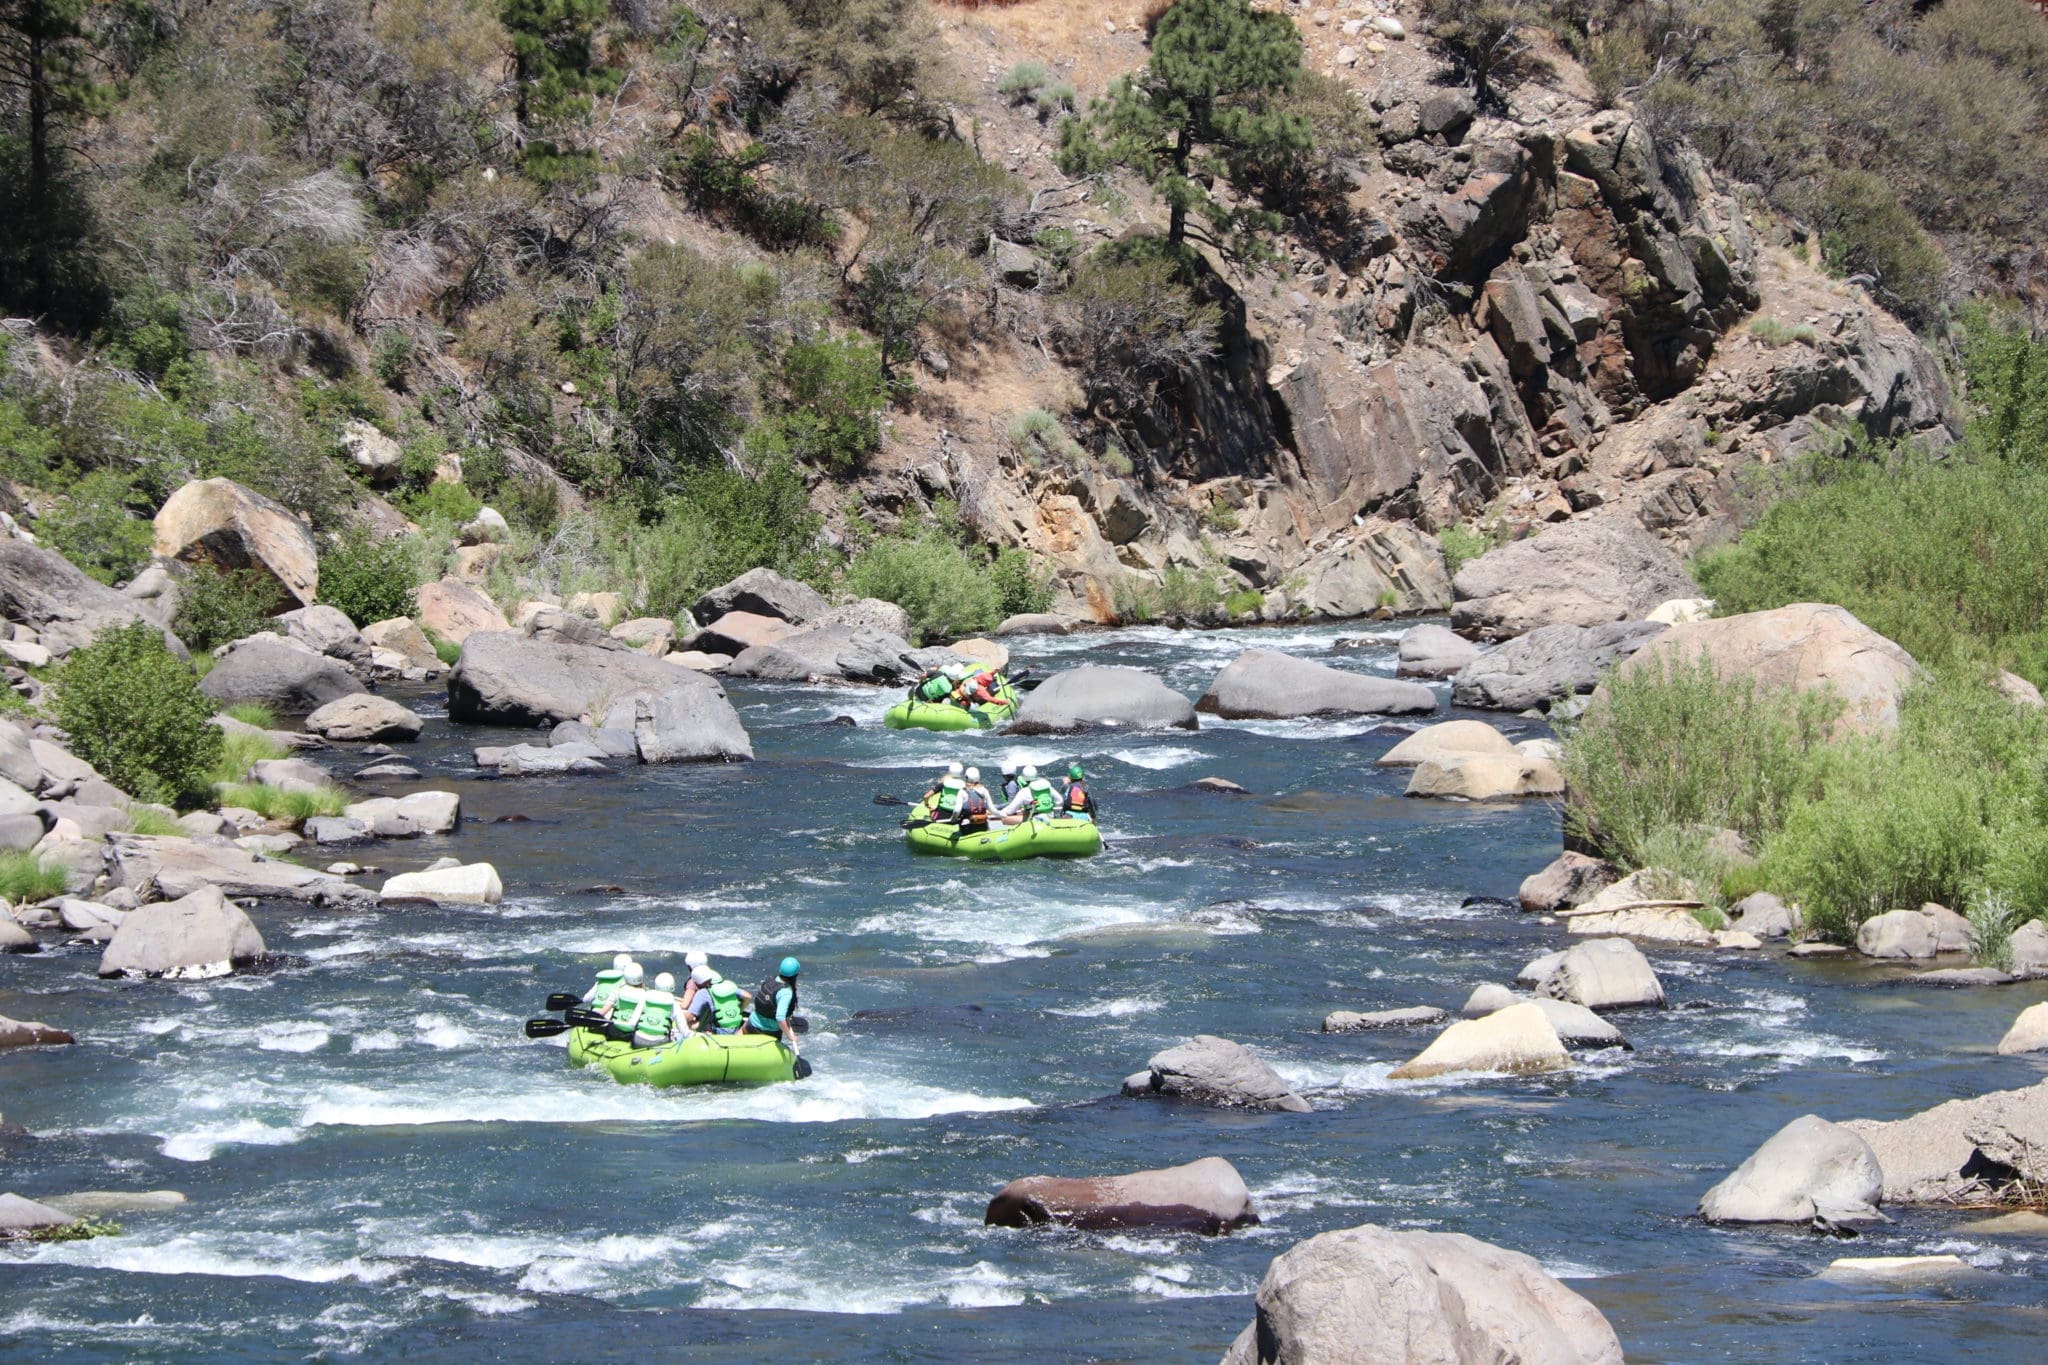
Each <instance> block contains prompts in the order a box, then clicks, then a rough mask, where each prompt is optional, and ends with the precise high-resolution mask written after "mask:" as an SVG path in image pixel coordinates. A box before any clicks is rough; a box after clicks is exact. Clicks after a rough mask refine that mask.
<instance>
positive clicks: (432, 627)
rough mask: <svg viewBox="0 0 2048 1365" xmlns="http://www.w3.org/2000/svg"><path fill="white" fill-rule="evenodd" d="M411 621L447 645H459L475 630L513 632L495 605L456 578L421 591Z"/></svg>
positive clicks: (430, 584)
mask: <svg viewBox="0 0 2048 1365" xmlns="http://www.w3.org/2000/svg"><path fill="white" fill-rule="evenodd" d="M413 620H414V621H416V622H417V623H418V624H419V628H420V629H421V630H422V631H432V632H434V634H436V635H438V636H440V637H441V638H442V639H444V640H446V641H448V642H449V643H450V644H457V645H459V644H462V643H464V642H465V641H467V640H468V639H469V637H470V636H471V635H473V634H475V633H476V632H478V631H504V630H510V629H512V623H511V622H510V621H507V620H506V619H505V613H503V612H501V611H499V610H498V607H497V604H496V603H494V602H492V601H491V599H490V598H488V597H486V596H484V595H483V594H482V593H481V592H479V591H477V590H476V589H475V588H473V587H471V586H470V585H469V584H467V583H465V582H463V581H462V580H461V579H459V578H444V579H442V580H441V581H440V582H438V583H428V584H426V585H424V586H423V587H421V588H420V590H419V596H418V609H417V611H416V612H415V613H414V616H413Z"/></svg>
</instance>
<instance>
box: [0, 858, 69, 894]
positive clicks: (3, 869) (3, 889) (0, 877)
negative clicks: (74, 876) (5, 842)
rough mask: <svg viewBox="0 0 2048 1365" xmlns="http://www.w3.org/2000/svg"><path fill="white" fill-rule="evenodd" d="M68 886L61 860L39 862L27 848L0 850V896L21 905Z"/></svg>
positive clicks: (67, 876) (61, 892)
mask: <svg viewBox="0 0 2048 1365" xmlns="http://www.w3.org/2000/svg"><path fill="white" fill-rule="evenodd" d="M69 886H70V880H69V873H68V872H67V871H66V870H65V867H64V865H63V864H62V863H56V862H50V863H45V862H42V861H40V860H38V859H37V857H36V855H35V854H34V853H31V852H28V851H27V850H23V851H21V852H12V851H10V852H6V853H0V899H5V900H8V901H12V902H13V903H14V904H16V905H25V904H27V903H29V902H31V901H46V900H48V899H50V897H52V896H61V895H63V894H64V892H65V891H66V890H67V889H69Z"/></svg>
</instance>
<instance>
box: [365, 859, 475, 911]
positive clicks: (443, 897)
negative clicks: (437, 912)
mask: <svg viewBox="0 0 2048 1365" xmlns="http://www.w3.org/2000/svg"><path fill="white" fill-rule="evenodd" d="M380 894H381V895H382V896H383V897H384V899H385V900H429V901H444V902H448V903H450V904H455V905H496V904H497V903H498V902H499V901H501V900H503V899H504V898H505V884H504V883H503V882H501V881H500V880H499V879H498V869H496V868H495V867H492V866H491V865H490V864H489V863H463V864H459V865H457V866H455V867H441V868H428V869H426V870H424V871H420V872H405V873H401V874H400V875H398V876H396V877H393V878H391V879H390V880H389V881H387V882H385V883H384V888H383V891H382V892H381V893H380Z"/></svg>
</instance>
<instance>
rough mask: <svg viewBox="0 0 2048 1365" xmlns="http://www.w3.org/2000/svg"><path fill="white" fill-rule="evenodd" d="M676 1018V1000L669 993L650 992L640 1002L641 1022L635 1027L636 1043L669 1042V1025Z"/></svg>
mask: <svg viewBox="0 0 2048 1365" xmlns="http://www.w3.org/2000/svg"><path fill="white" fill-rule="evenodd" d="M675 1017H676V998H675V996H674V995H672V994H670V993H669V992H667V991H649V992H647V997H646V999H644V1000H642V1001H641V1002H640V1018H639V1022H638V1023H636V1024H634V1025H633V1041H634V1042H636V1043H637V1042H642V1041H646V1042H660V1043H665V1042H667V1041H668V1031H669V1025H670V1023H671V1022H673V1021H674V1019H675Z"/></svg>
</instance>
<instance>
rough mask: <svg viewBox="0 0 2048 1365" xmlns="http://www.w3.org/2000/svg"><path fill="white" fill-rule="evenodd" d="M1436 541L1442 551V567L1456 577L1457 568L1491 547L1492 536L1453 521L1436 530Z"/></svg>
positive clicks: (1462, 566) (1460, 567)
mask: <svg viewBox="0 0 2048 1365" xmlns="http://www.w3.org/2000/svg"><path fill="white" fill-rule="evenodd" d="M1436 543H1437V544H1438V545H1439V546H1440V547H1442V549H1443V552H1444V568H1445V570H1446V571H1447V572H1448V573H1449V574H1450V575H1451V577H1453V578H1456V577H1457V576H1458V570H1460V569H1462V568H1464V567H1465V566H1466V565H1467V564H1470V563H1471V562H1472V561H1473V560H1475V559H1477V558H1479V556H1481V555H1483V554H1485V553H1486V552H1487V551H1488V550H1491V549H1492V548H1493V537H1492V536H1490V535H1488V534H1487V533H1486V532H1484V531H1481V530H1479V529H1478V528H1477V527H1473V526H1467V525H1466V524H1465V523H1463V522H1461V521H1454V522H1452V523H1451V524H1450V525H1449V526H1446V527H1444V529H1443V530H1441V531H1439V532H1437V536H1436Z"/></svg>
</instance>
